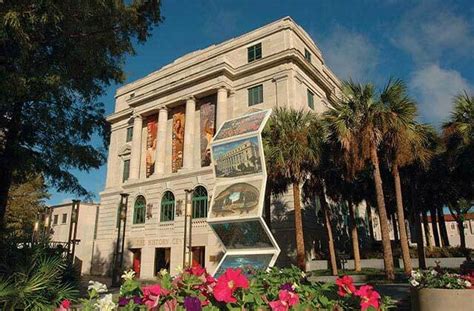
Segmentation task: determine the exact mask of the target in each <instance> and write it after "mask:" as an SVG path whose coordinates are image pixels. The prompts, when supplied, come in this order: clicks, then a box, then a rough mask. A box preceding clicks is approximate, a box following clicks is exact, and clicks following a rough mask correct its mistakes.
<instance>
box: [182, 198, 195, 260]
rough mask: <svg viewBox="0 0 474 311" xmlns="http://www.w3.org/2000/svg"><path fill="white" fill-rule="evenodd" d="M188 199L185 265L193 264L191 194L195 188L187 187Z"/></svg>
mask: <svg viewBox="0 0 474 311" xmlns="http://www.w3.org/2000/svg"><path fill="white" fill-rule="evenodd" d="M184 192H185V193H186V201H185V207H184V239H183V240H184V243H183V244H184V245H183V267H186V266H192V262H193V261H192V256H193V252H192V245H193V244H192V229H193V207H192V200H191V196H192V193H193V189H185V190H184Z"/></svg>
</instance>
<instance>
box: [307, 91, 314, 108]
mask: <svg viewBox="0 0 474 311" xmlns="http://www.w3.org/2000/svg"><path fill="white" fill-rule="evenodd" d="M308 107H309V108H311V109H313V110H314V94H313V92H311V91H310V90H308Z"/></svg>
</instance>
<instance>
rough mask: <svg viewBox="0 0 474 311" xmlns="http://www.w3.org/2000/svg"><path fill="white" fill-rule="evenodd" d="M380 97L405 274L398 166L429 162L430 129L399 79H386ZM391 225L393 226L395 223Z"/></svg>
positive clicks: (406, 258) (405, 242)
mask: <svg viewBox="0 0 474 311" xmlns="http://www.w3.org/2000/svg"><path fill="white" fill-rule="evenodd" d="M380 98H381V101H382V103H383V104H384V105H385V106H386V108H387V112H386V118H385V123H386V130H385V132H384V139H383V145H384V148H383V150H384V151H385V156H386V160H387V162H388V164H389V166H390V169H391V174H392V177H393V183H394V188H395V201H396V213H397V218H398V226H399V229H400V230H399V234H400V246H401V250H402V258H403V265H404V270H405V273H407V274H409V273H410V272H411V270H412V265H411V259H410V249H409V246H408V233H407V228H406V225H405V211H404V207H403V195H402V185H401V181H400V168H401V167H404V166H406V165H408V164H410V163H413V162H414V161H415V160H419V162H420V163H422V164H424V165H426V164H427V163H428V162H429V160H430V157H431V152H430V150H429V148H428V137H427V136H428V132H430V131H433V130H432V129H431V128H430V127H429V126H427V125H422V124H419V123H418V122H417V121H416V117H417V109H416V104H415V103H414V102H413V101H412V100H411V99H410V98H409V96H408V94H407V88H406V85H405V83H403V81H401V80H392V79H390V80H389V82H388V83H387V85H386V87H385V89H384V90H383V91H382V93H381V95H380ZM393 225H394V227H395V225H396V224H395V223H394V224H393Z"/></svg>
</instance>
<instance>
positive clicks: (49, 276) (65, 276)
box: [0, 241, 79, 310]
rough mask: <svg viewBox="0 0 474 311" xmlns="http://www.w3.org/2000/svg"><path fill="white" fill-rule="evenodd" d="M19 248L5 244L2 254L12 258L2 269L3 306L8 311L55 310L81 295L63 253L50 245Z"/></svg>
mask: <svg viewBox="0 0 474 311" xmlns="http://www.w3.org/2000/svg"><path fill="white" fill-rule="evenodd" d="M17 247H18V245H17V244H16V243H5V241H2V245H1V248H2V251H3V254H2V255H3V256H5V255H6V256H11V257H12V258H10V259H9V260H5V261H2V263H3V264H2V265H1V266H0V306H2V307H3V308H4V309H7V310H10V309H12V310H13V309H27V310H46V309H54V308H56V307H57V306H58V305H59V304H60V302H61V301H62V300H64V299H74V298H76V297H77V296H78V294H79V291H78V290H77V287H76V286H77V283H75V282H74V281H73V280H71V274H73V273H72V272H71V271H72V269H73V268H72V267H70V266H69V265H68V263H67V261H66V258H65V257H63V256H62V254H61V253H58V252H56V251H55V250H53V249H50V248H48V246H47V243H40V244H37V245H35V246H33V247H30V246H29V245H23V246H22V248H21V249H19V248H17ZM5 253H6V254H5ZM3 256H2V257H3ZM2 259H4V258H2Z"/></svg>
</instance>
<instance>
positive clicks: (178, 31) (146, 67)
mask: <svg viewBox="0 0 474 311" xmlns="http://www.w3.org/2000/svg"><path fill="white" fill-rule="evenodd" d="M162 13H163V15H164V16H165V21H164V23H163V24H161V25H160V26H159V27H157V28H156V29H155V30H154V32H153V36H152V37H151V38H150V40H149V41H148V42H147V43H146V44H145V45H140V46H137V49H136V50H137V54H136V55H135V56H130V57H127V59H126V61H125V65H124V66H125V72H126V74H127V77H128V78H127V81H126V82H130V81H134V80H136V79H138V78H141V77H143V76H145V75H147V74H149V73H151V72H153V71H154V70H157V69H159V68H160V67H162V66H164V65H166V64H167V63H169V62H172V61H173V60H174V59H176V58H178V57H180V56H182V55H183V54H186V53H188V52H191V51H194V50H197V49H202V48H205V47H207V46H209V45H211V44H215V43H219V42H222V41H225V40H227V39H230V38H232V37H235V36H238V35H241V34H243V33H245V32H248V31H251V30H253V29H255V28H257V27H260V26H263V25H265V24H267V23H270V22H272V21H274V20H277V19H279V18H282V17H284V16H287V15H288V16H291V17H292V18H293V19H294V20H295V21H296V22H297V23H298V24H299V25H300V26H302V27H303V28H304V29H305V30H306V31H307V32H308V33H309V34H310V35H311V37H312V38H313V39H314V41H315V42H316V44H317V45H318V46H319V48H320V49H321V51H322V53H323V57H324V58H325V60H326V62H327V64H328V65H329V67H330V68H331V69H332V70H333V71H334V72H335V73H336V74H337V76H338V77H339V78H341V79H348V78H353V79H354V80H359V81H371V82H374V83H375V84H377V85H379V86H382V85H383V84H384V83H386V81H387V79H388V78H389V77H390V76H394V77H398V78H401V79H403V80H405V82H406V83H407V85H408V86H409V89H410V92H411V94H412V96H413V97H414V98H415V99H416V100H417V101H418V103H419V110H420V119H421V120H423V121H425V122H431V123H434V124H435V125H439V124H440V122H442V121H443V120H444V119H445V118H446V117H447V115H448V114H449V111H450V109H451V99H452V97H453V95H455V94H456V93H457V92H459V91H460V90H462V89H466V90H469V91H474V52H473V51H474V4H473V2H472V0H464V1H450V0H446V1H438V0H431V1H412V0H359V1H355V0H354V1H351V0H345V1H336V0H327V1H323V0H317V1H316V0H313V1H295V0H293V1H276V0H274V1H263V0H259V1H255V0H253V1H247V0H245V1H244V0H240V1H231V0H220V1H219V0H206V1H205V0H199V1H178V0H165V1H163V7H162ZM117 87H118V86H117V85H114V86H111V87H109V88H108V89H107V90H106V94H105V95H104V96H103V97H102V98H100V101H102V102H104V103H105V106H106V109H107V114H110V113H112V111H113V107H114V94H115V90H116V88H117ZM74 173H75V174H76V176H77V177H78V178H79V180H80V181H81V183H82V185H83V186H85V188H86V189H87V190H89V191H91V192H92V193H94V194H95V195H96V197H95V201H98V200H99V197H98V194H99V192H100V191H102V190H103V188H104V182H105V173H106V169H105V166H104V167H102V168H101V169H99V170H93V171H90V172H77V171H74ZM51 194H52V196H51V199H50V200H49V201H48V203H50V204H56V203H61V202H63V201H65V200H70V199H72V198H74V196H73V195H71V194H67V193H57V192H56V191H55V190H54V189H51Z"/></svg>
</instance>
